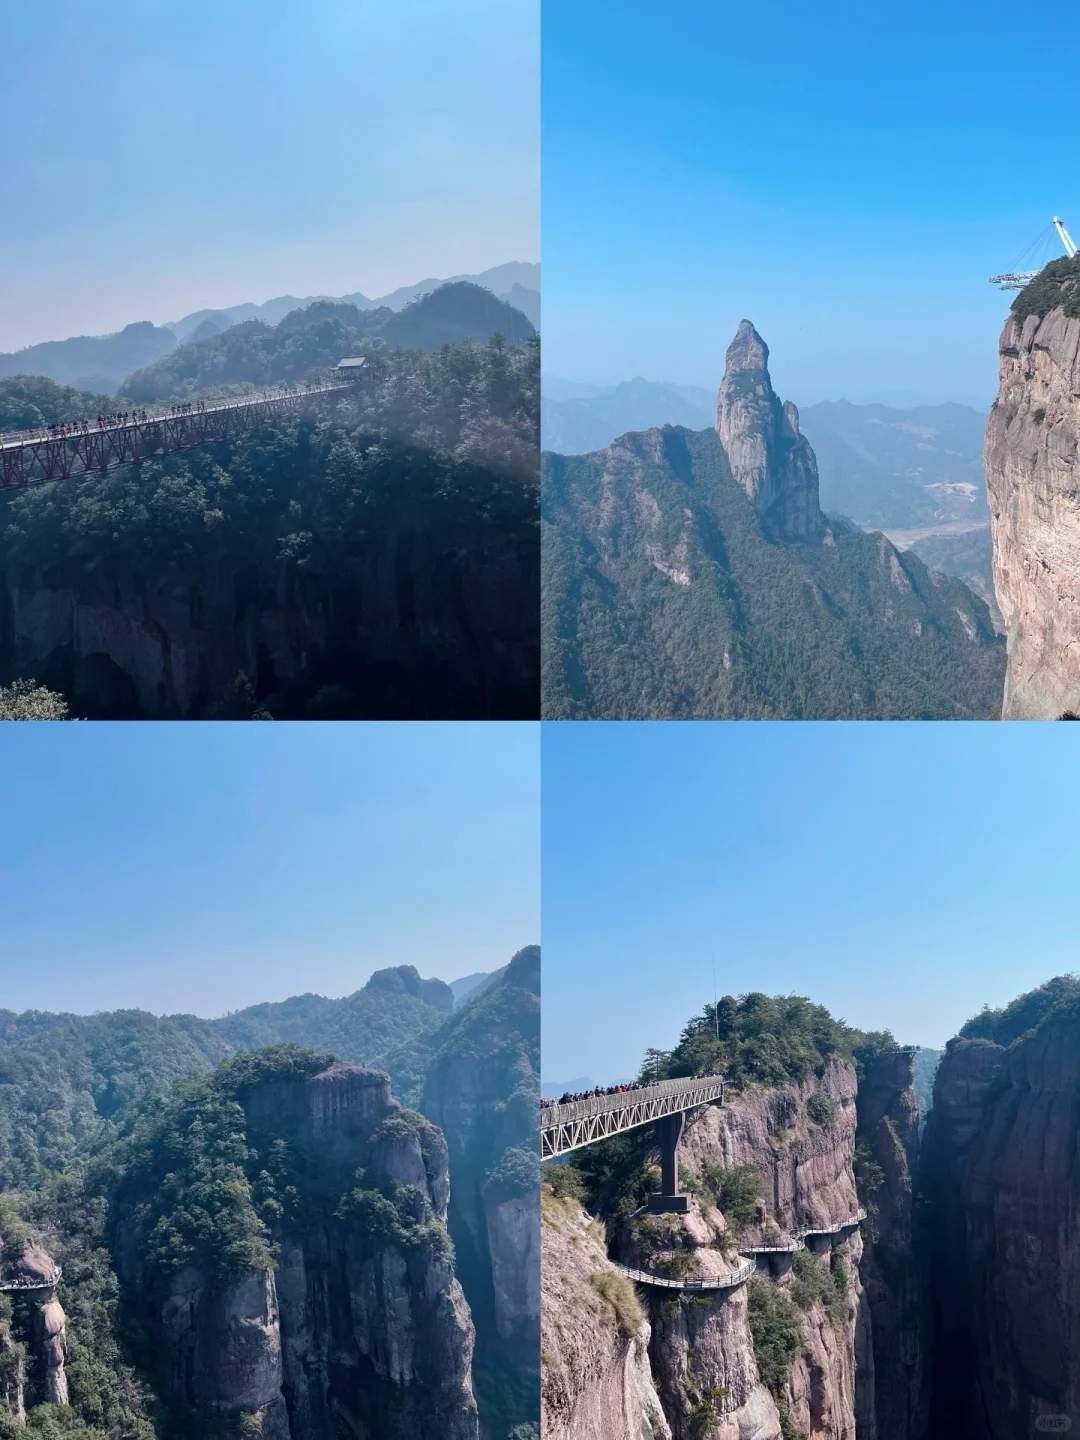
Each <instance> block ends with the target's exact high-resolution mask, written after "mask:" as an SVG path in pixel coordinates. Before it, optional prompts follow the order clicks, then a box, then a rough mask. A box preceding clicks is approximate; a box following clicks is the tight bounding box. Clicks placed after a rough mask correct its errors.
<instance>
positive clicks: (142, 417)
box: [0, 381, 324, 444]
mask: <svg viewBox="0 0 1080 1440" xmlns="http://www.w3.org/2000/svg"><path fill="white" fill-rule="evenodd" d="M323 388H324V386H323V385H322V384H320V383H319V382H317V381H308V382H307V383H305V384H302V385H276V386H274V388H273V389H272V390H260V391H257V392H255V393H253V394H250V395H240V396H237V397H236V399H235V400H231V401H229V400H223V401H219V402H218V403H217V404H214V403H213V402H211V404H210V405H209V406H208V405H207V403H206V401H205V400H184V401H179V402H178V403H176V404H175V405H169V406H167V407H162V408H160V409H155V410H152V411H151V410H145V409H143V410H115V411H111V412H109V413H107V414H101V415H98V416H97V417H96V418H95V419H94V420H90V419H84V418H80V419H78V420H64V421H61V422H59V423H58V424H55V425H42V426H37V427H34V428H31V429H28V430H11V431H8V432H6V433H5V434H3V435H2V436H0V440H2V441H4V442H6V443H8V444H11V443H14V442H19V443H22V442H25V441H30V440H68V439H72V438H73V437H75V436H78V435H89V434H91V433H92V432H95V431H103V430H117V429H123V428H124V427H125V426H127V425H145V424H147V423H148V422H149V421H151V420H172V419H177V418H180V417H182V416H186V415H198V414H202V413H203V412H204V411H206V410H208V409H219V408H221V409H224V408H229V407H231V406H233V405H236V406H240V405H245V404H249V403H251V402H253V401H258V400H284V399H286V398H288V397H289V396H290V395H305V394H308V393H309V392H311V391H313V390H314V391H318V390H321V389H323Z"/></svg>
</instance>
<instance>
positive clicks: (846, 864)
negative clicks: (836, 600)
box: [542, 721, 1080, 1080]
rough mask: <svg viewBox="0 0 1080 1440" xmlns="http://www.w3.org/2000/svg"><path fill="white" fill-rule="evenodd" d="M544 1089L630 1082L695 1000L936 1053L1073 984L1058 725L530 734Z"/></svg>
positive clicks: (598, 728) (1063, 762) (1075, 926)
mask: <svg viewBox="0 0 1080 1440" xmlns="http://www.w3.org/2000/svg"><path fill="white" fill-rule="evenodd" d="M542 752H543V789H544V804H543V845H542V850H543V877H544V878H543V934H544V1030H543V1065H544V1075H545V1078H546V1079H547V1080H569V1079H573V1078H576V1077H577V1076H580V1075H589V1076H592V1077H593V1078H594V1079H598V1080H607V1079H612V1078H615V1077H618V1076H621V1075H626V1074H630V1073H633V1072H635V1071H636V1069H637V1066H638V1064H639V1062H640V1060H641V1057H642V1054H643V1053H644V1050H645V1048H646V1047H647V1046H650V1045H655V1046H659V1047H666V1046H670V1045H671V1044H672V1043H673V1042H674V1041H675V1040H676V1039H677V1037H678V1034H679V1031H680V1029H681V1027H682V1025H683V1024H684V1023H685V1021H686V1020H687V1019H688V1018H689V1017H690V1016H691V1015H692V1014H695V1013H697V1012H698V1011H699V1010H700V1009H701V1007H702V1005H704V1004H705V1003H707V1001H708V1000H710V999H711V997H712V986H713V979H712V976H713V965H714V964H715V966H716V973H717V985H718V989H719V991H720V993H721V994H723V993H731V994H740V993H745V992H746V991H748V990H764V991H767V992H769V993H772V994H781V993H797V994H804V995H809V996H810V997H811V998H812V999H814V1000H816V1001H818V1002H820V1003H822V1004H824V1005H826V1006H827V1007H828V1008H829V1009H830V1010H831V1011H832V1012H833V1014H834V1015H839V1016H842V1017H843V1018H844V1019H846V1020H847V1021H849V1022H850V1023H851V1024H854V1025H859V1026H862V1027H864V1028H867V1029H877V1028H889V1029H891V1030H892V1031H893V1032H894V1034H895V1035H896V1036H897V1039H898V1040H901V1041H903V1042H909V1043H914V1044H923V1045H934V1046H940V1045H943V1044H944V1042H945V1041H946V1040H947V1039H948V1038H949V1037H950V1036H952V1035H954V1034H955V1033H956V1031H957V1029H958V1028H959V1026H960V1025H962V1024H963V1022H964V1021H965V1020H966V1019H967V1018H968V1017H969V1016H971V1015H972V1014H974V1013H976V1012H977V1011H978V1010H979V1009H980V1008H981V1007H982V1005H983V1004H984V1003H988V1004H991V1005H995V1006H997V1005H1001V1004H1005V1003H1007V1002H1008V1001H1009V1000H1011V999H1013V998H1014V997H1015V996H1016V995H1018V994H1020V993H1021V992H1023V991H1024V990H1028V989H1030V988H1031V987H1032V986H1034V985H1037V984H1040V983H1042V982H1043V981H1044V980H1047V979H1049V978H1050V977H1051V976H1053V975H1056V974H1062V973H1065V972H1067V971H1071V970H1077V969H1080V889H1078V887H1077V883H1076V877H1077V874H1078V873H1080V865H1078V862H1080V835H1078V832H1077V827H1076V816H1077V813H1078V812H1080V763H1078V761H1077V752H1076V735H1075V733H1074V732H1073V730H1072V727H1071V726H1070V725H1068V724H1056V725H1055V724H1049V725H1037V724H1029V725H947V724H931V723H924V724H850V725H849V724H841V723H836V722H830V723H822V724H810V723H804V724H797V725H793V724H782V723H779V724H770V723H763V722H753V723H748V724H741V725H740V724H735V723H730V722H729V723H719V724H711V723H707V722H702V721H696V722H691V723H685V724H681V723H678V722H661V723H653V724H630V723H621V724H605V723H601V722H594V723H589V724H578V725H575V724H561V725H559V724H549V725H546V726H545V727H544V733H543V740H542Z"/></svg>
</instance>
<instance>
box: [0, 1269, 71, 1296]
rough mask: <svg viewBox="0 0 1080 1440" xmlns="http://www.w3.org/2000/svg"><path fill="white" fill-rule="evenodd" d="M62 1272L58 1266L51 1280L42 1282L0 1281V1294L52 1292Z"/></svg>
mask: <svg viewBox="0 0 1080 1440" xmlns="http://www.w3.org/2000/svg"><path fill="white" fill-rule="evenodd" d="M63 1273H64V1272H63V1270H62V1269H61V1268H60V1266H59V1265H58V1266H57V1267H56V1269H55V1270H54V1271H53V1273H52V1277H51V1279H42V1280H0V1292H3V1291H11V1290H52V1289H53V1288H54V1287H55V1286H56V1285H58V1284H59V1283H60V1276H61V1275H62V1274H63Z"/></svg>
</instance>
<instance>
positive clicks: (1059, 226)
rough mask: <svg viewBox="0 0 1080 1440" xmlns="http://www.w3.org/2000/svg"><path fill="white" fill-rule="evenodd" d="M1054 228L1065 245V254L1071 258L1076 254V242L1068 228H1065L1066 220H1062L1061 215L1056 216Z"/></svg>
mask: <svg viewBox="0 0 1080 1440" xmlns="http://www.w3.org/2000/svg"><path fill="white" fill-rule="evenodd" d="M1054 229H1055V230H1056V231H1057V233H1058V239H1059V240H1060V241H1061V243H1062V245H1064V247H1065V254H1066V255H1067V256H1068V257H1069V259H1070V260H1071V259H1072V258H1073V256H1074V255H1075V254H1076V242H1075V241H1074V240H1073V238H1072V236H1071V235H1070V234H1069V232H1068V230H1066V229H1065V221H1064V220H1062V218H1061V216H1060V215H1055V216H1054Z"/></svg>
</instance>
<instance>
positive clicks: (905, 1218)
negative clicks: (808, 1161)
mask: <svg viewBox="0 0 1080 1440" xmlns="http://www.w3.org/2000/svg"><path fill="white" fill-rule="evenodd" d="M914 1059H915V1057H914V1055H913V1054H912V1053H911V1052H910V1051H903V1050H898V1051H887V1052H885V1053H884V1054H882V1055H880V1056H879V1057H878V1058H877V1059H876V1060H875V1061H873V1062H872V1063H871V1064H870V1065H869V1068H868V1072H867V1073H866V1074H865V1075H864V1076H863V1078H862V1080H861V1082H860V1084H859V1093H858V1101H857V1109H858V1130H857V1132H856V1146H857V1150H858V1154H859V1156H861V1157H864V1158H865V1162H866V1163H867V1166H868V1168H869V1167H870V1166H875V1167H877V1170H878V1171H879V1172H880V1183H879V1184H877V1185H876V1186H875V1188H874V1191H873V1194H872V1195H871V1196H869V1197H868V1199H869V1202H870V1211H871V1213H870V1219H869V1223H868V1224H867V1225H866V1226H864V1228H863V1235H864V1244H863V1255H862V1262H861V1264H860V1267H859V1275H860V1279H861V1281H862V1287H863V1294H864V1296H865V1302H866V1303H865V1305H864V1307H863V1313H862V1319H863V1327H862V1330H861V1332H860V1336H859V1343H858V1346H857V1355H856V1358H857V1362H858V1370H859V1386H858V1390H857V1401H858V1404H857V1407H856V1421H857V1429H858V1434H859V1440H919V1437H922V1436H923V1435H925V1434H926V1423H927V1407H928V1404H929V1354H928V1346H929V1331H930V1325H929V1318H930V1315H929V1292H928V1290H927V1282H928V1278H929V1276H928V1273H927V1267H926V1265H925V1261H924V1256H923V1253H922V1247H921V1243H919V1242H920V1241H921V1235H920V1234H919V1233H918V1231H917V1226H916V1215H915V1198H916V1188H917V1174H918V1160H919V1104H918V1101H917V1099H916V1096H915V1091H914V1089H913V1085H912V1078H913V1065H914Z"/></svg>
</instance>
